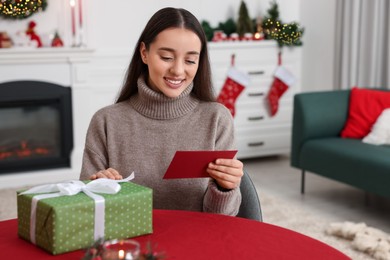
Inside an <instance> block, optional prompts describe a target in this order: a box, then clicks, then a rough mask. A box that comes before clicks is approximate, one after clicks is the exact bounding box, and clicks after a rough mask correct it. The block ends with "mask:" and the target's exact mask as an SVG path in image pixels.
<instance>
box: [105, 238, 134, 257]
mask: <svg viewBox="0 0 390 260" xmlns="http://www.w3.org/2000/svg"><path fill="white" fill-rule="evenodd" d="M139 256H140V245H139V243H138V242H137V241H135V240H132V239H125V240H118V239H114V240H110V241H106V242H104V243H103V254H102V259H103V260H134V259H139Z"/></svg>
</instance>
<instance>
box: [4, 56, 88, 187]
mask: <svg viewBox="0 0 390 260" xmlns="http://www.w3.org/2000/svg"><path fill="white" fill-rule="evenodd" d="M93 53H94V52H93V51H92V50H90V49H83V48H59V49H54V48H42V49H8V50H3V49H0V83H5V82H13V81H42V82H48V83H53V84H56V85H61V86H65V87H70V88H71V90H72V91H71V92H72V114H73V124H72V125H73V149H72V152H71V155H70V162H71V163H70V166H69V167H64V168H55V169H45V170H33V171H23V172H10V173H8V172H3V173H1V174H0V188H6V187H22V186H26V185H37V184H42V183H52V182H59V181H63V180H69V179H78V178H79V174H80V169H81V161H82V154H83V149H84V139H85V134H86V130H87V128H88V124H89V120H90V118H91V116H92V113H93V112H94V111H93V110H94V106H90V102H93V101H91V99H93V98H94V97H93V95H91V93H92V91H91V84H90V82H89V77H90V74H91V73H90V71H91V70H90V65H91V59H92V56H93ZM0 120H2V119H0Z"/></svg>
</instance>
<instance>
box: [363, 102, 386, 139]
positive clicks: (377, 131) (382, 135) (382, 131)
mask: <svg viewBox="0 0 390 260" xmlns="http://www.w3.org/2000/svg"><path fill="white" fill-rule="evenodd" d="M363 142H364V143H368V144H375V145H381V144H390V108H386V109H385V110H383V111H382V113H381V114H380V115H379V117H378V119H377V120H376V122H375V124H374V125H373V127H372V128H371V132H370V133H369V134H368V135H367V136H365V137H364V138H363Z"/></svg>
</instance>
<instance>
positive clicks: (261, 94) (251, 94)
mask: <svg viewBox="0 0 390 260" xmlns="http://www.w3.org/2000/svg"><path fill="white" fill-rule="evenodd" d="M259 96H264V93H263V92H259V93H248V97H259Z"/></svg>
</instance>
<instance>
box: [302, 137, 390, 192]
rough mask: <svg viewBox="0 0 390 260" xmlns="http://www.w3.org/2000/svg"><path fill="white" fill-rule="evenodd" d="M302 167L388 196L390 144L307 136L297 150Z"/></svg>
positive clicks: (389, 190)
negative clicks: (298, 150) (299, 149)
mask: <svg viewBox="0 0 390 260" xmlns="http://www.w3.org/2000/svg"><path fill="white" fill-rule="evenodd" d="M299 158H300V159H299V160H300V165H301V168H302V169H304V170H307V171H311V172H315V173H317V174H320V175H323V176H325V177H328V178H332V179H335V180H338V181H342V182H345V183H347V184H350V185H353V186H356V187H359V188H362V189H364V190H367V191H369V192H375V193H377V194H381V195H383V196H390V188H389V183H390V160H389V158H390V146H388V145H384V146H376V145H372V144H366V143H363V142H362V141H361V140H358V139H347V138H337V137H332V138H321V139H313V140H308V141H306V142H305V143H304V144H303V145H302V150H301V153H300V157H299Z"/></svg>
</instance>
